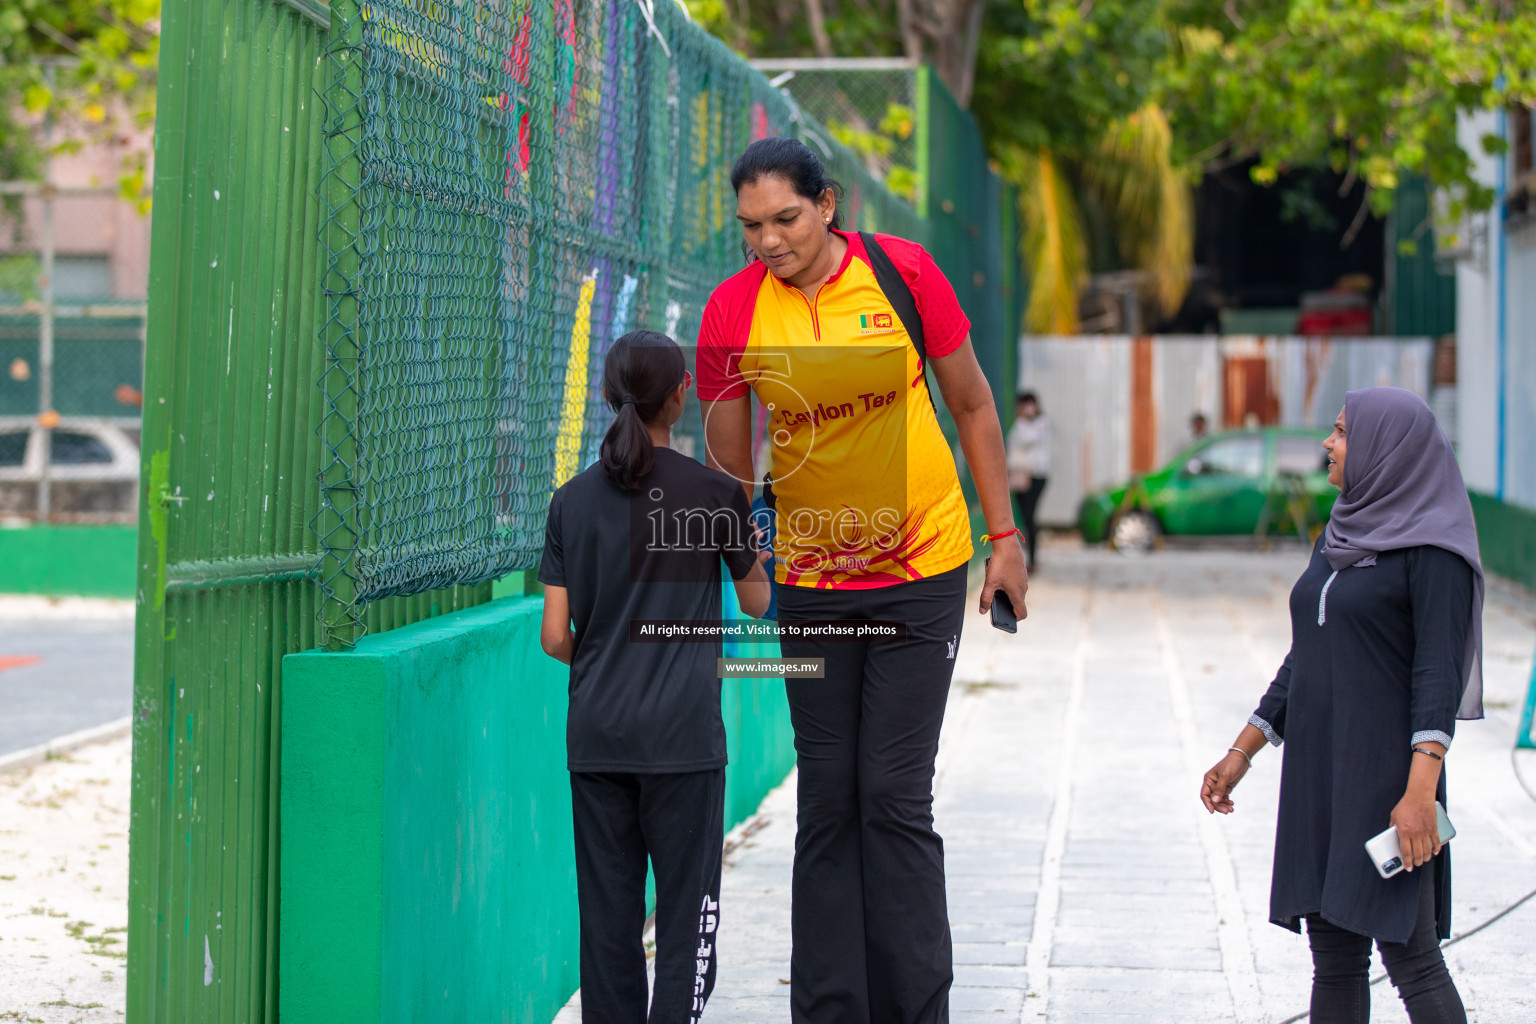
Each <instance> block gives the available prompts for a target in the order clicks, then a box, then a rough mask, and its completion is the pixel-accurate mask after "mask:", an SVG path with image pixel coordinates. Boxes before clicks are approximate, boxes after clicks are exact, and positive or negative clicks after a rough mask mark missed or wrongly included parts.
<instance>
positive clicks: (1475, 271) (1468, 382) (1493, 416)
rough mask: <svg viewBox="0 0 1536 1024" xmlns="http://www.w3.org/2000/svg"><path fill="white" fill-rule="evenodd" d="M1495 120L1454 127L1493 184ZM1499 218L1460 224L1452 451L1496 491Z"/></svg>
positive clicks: (1476, 482)
mask: <svg viewBox="0 0 1536 1024" xmlns="http://www.w3.org/2000/svg"><path fill="white" fill-rule="evenodd" d="M1497 122H1498V119H1497V118H1496V117H1495V116H1494V115H1493V114H1487V113H1484V114H1478V115H1476V116H1475V117H1472V118H1468V119H1466V120H1464V121H1463V122H1462V124H1461V126H1460V129H1459V136H1460V140H1461V145H1462V148H1463V149H1465V150H1466V151H1467V152H1468V153H1471V154H1473V158H1474V162H1475V163H1476V167H1477V175H1478V177H1479V179H1481V180H1482V181H1483V182H1484V183H1486V184H1488V185H1493V184H1494V183H1495V180H1496V178H1497V166H1496V162H1495V160H1494V159H1493V158H1492V157H1488V156H1486V155H1484V154H1483V149H1482V142H1481V139H1482V136H1484V135H1486V134H1488V133H1491V132H1494V131H1495V130H1496V129H1497V127H1498V123H1497ZM1501 230H1502V224H1501V221H1500V218H1499V217H1496V216H1493V215H1490V214H1482V215H1477V216H1474V217H1473V218H1471V219H1470V220H1469V222H1468V223H1467V224H1466V225H1465V226H1464V230H1463V239H1462V245H1461V247H1460V251H1462V252H1464V253H1465V255H1464V257H1463V258H1461V259H1458V260H1457V262H1456V387H1457V392H1458V395H1457V402H1456V406H1457V425H1456V433H1457V438H1458V441H1459V445H1458V454H1459V456H1460V459H1461V472H1462V476H1463V477H1465V478H1466V481H1467V486H1468V487H1469V488H1471V489H1472V490H1474V491H1481V492H1483V493H1485V494H1491V495H1496V494H1497V493H1498V490H1499V466H1498V437H1499V404H1498V402H1497V400H1496V396H1497V395H1498V392H1499V383H1498V382H1499V371H1498V353H1497V349H1498V345H1497V340H1496V337H1495V335H1496V330H1497V305H1498V287H1497V280H1496V276H1495V273H1496V271H1497V269H1498V268H1497V263H1498V255H1499V235H1500V233H1501Z"/></svg>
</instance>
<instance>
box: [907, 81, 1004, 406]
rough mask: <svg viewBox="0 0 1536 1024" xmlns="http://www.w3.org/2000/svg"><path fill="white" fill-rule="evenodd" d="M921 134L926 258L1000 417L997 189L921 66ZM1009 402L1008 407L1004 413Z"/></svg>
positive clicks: (974, 142) (967, 130)
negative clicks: (954, 298) (955, 310)
mask: <svg viewBox="0 0 1536 1024" xmlns="http://www.w3.org/2000/svg"><path fill="white" fill-rule="evenodd" d="M918 89H919V95H920V97H921V103H920V105H919V111H920V113H919V118H920V121H921V127H920V131H921V132H922V133H923V134H924V135H925V141H924V145H922V146H921V150H922V151H923V152H924V153H926V159H925V160H924V161H923V163H924V166H923V175H924V185H925V192H926V202H925V203H923V204H921V207H920V208H921V209H923V210H924V211H925V213H926V216H927V218H928V221H929V236H930V238H931V239H932V245H931V249H932V251H933V257H934V259H935V260H936V261H937V262H938V264H939V266H940V267H941V268H943V270H944V273H945V274H946V275H947V276H948V277H949V279H950V281H951V282H952V283H953V284H954V286H955V293H956V294H957V295H958V296H959V298H960V305H961V306H963V307H964V309H965V311H966V313H967V314H968V315H969V316H970V318H971V342H972V344H973V345H974V346H975V349H976V358H977V360H978V361H979V362H980V363H981V368H982V370H983V371H985V373H986V375H987V379H988V380H989V381H991V382H992V385H993V391H994V393H995V394H996V395H997V396H998V401H999V413H1000V414H1002V413H1003V411H1004V408H1003V403H1004V400H1005V399H1004V394H1005V393H1006V392H1009V391H1011V384H1008V383H1005V382H1004V381H1005V374H1004V355H1003V353H1004V350H1005V349H1006V348H1007V347H1008V346H1010V345H1012V344H1014V343H1015V342H1016V340H1017V332H1016V330H1015V329H1013V328H1010V327H1009V325H1008V322H1007V319H1008V318H1007V314H1006V313H1005V310H1004V302H1003V283H1004V278H1003V274H1002V272H1001V268H1002V237H1001V234H1000V232H1001V224H1002V220H1003V217H1004V216H1005V215H1006V216H1008V217H1010V218H1012V217H1013V216H1015V213H1014V210H1013V209H1007V210H1004V209H1003V208H1001V206H1000V203H1001V201H1002V191H1001V187H1002V185H1001V182H1000V181H999V180H998V178H997V176H996V175H995V174H993V173H992V171H991V169H990V168H989V166H988V163H987V151H986V147H985V146H984V145H983V144H982V140H981V131H980V129H978V128H977V127H976V120H975V118H973V117H972V116H971V114H970V112H969V111H966V110H962V109H961V107H960V105H959V104H958V103H956V102H955V98H954V96H952V95H951V94H950V92H949V90H948V89H946V88H945V87H944V84H943V83H942V82H941V81H939V79H938V76H937V75H935V74H934V73H933V72H932V70H931V69H929V68H927V67H926V66H925V67H924V68H923V69H922V72H921V74H920V75H919V86H918ZM1011 404H1012V403H1011V401H1010V402H1008V405H1009V406H1011Z"/></svg>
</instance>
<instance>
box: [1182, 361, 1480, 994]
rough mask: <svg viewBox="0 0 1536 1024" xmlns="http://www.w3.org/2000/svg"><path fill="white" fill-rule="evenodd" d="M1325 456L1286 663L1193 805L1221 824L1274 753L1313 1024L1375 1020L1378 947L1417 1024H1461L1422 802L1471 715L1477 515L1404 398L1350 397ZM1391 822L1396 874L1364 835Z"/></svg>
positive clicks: (1280, 866) (1434, 436) (1437, 796)
mask: <svg viewBox="0 0 1536 1024" xmlns="http://www.w3.org/2000/svg"><path fill="white" fill-rule="evenodd" d="M1323 448H1324V449H1325V450H1326V451H1327V452H1328V479H1329V481H1330V482H1331V483H1333V484H1334V486H1336V487H1338V488H1339V489H1340V491H1341V494H1340V496H1339V500H1338V502H1337V503H1336V504H1335V505H1334V509H1333V514H1332V517H1331V519H1330V521H1329V523H1328V528H1327V530H1326V531H1325V532H1324V534H1323V536H1322V537H1321V538H1320V539H1319V542H1318V545H1317V547H1316V549H1315V550H1314V551H1313V553H1312V561H1311V564H1310V565H1309V566H1308V567H1307V570H1306V572H1305V573H1303V574H1302V576H1301V579H1299V580H1298V581H1297V582H1296V586H1295V589H1293V590H1292V591H1291V652H1290V654H1289V655H1287V656H1286V659H1285V663H1284V664H1283V665H1282V666H1281V667H1280V672H1279V674H1278V675H1277V676H1276V677H1275V680H1274V682H1273V683H1271V684H1270V687H1269V690H1268V692H1267V693H1265V694H1264V699H1263V700H1262V701H1260V702H1259V707H1258V710H1257V711H1256V712H1254V714H1253V716H1252V717H1250V718H1249V719H1248V724H1247V725H1246V726H1244V727H1243V731H1242V733H1241V734H1240V735H1239V736H1238V737H1237V742H1236V743H1235V744H1233V746H1232V748H1231V749H1230V750H1229V751H1228V752H1227V755H1226V756H1225V757H1224V758H1222V760H1221V761H1220V762H1218V763H1217V764H1216V766H1215V767H1214V768H1212V769H1211V770H1210V771H1209V772H1207V773H1206V776H1205V782H1204V785H1203V787H1202V789H1201V794H1200V796H1201V799H1202V800H1203V801H1204V803H1205V806H1206V809H1207V810H1209V811H1212V812H1220V813H1222V814H1230V813H1231V812H1232V808H1233V805H1232V796H1231V794H1232V789H1233V787H1235V786H1236V785H1237V783H1238V782H1239V781H1240V780H1241V779H1242V777H1243V775H1244V773H1246V772H1247V770H1248V768H1249V767H1250V766H1251V765H1252V763H1253V758H1254V757H1255V756H1256V755H1257V754H1258V753H1259V752H1260V751H1261V750H1262V749H1263V748H1264V745H1265V744H1266V743H1272V744H1274V745H1276V746H1278V745H1279V744H1280V743H1281V742H1282V740H1283V741H1284V743H1285V756H1284V761H1283V762H1282V764H1281V769H1280V817H1279V822H1278V825H1277V827H1276V833H1275V866H1274V876H1273V879H1272V882H1271V887H1270V905H1269V906H1270V910H1269V913H1270V920H1271V921H1273V922H1274V923H1275V924H1278V925H1282V926H1284V927H1286V928H1289V929H1291V930H1292V931H1300V930H1301V922H1302V921H1306V923H1307V936H1308V940H1309V942H1310V944H1311V947H1312V962H1313V968H1314V975H1313V982H1312V1020H1313V1021H1314V1022H1315V1024H1364V1022H1365V1021H1368V1020H1369V1019H1370V986H1369V981H1368V977H1367V972H1368V969H1369V966H1370V954H1371V943H1372V940H1374V941H1375V942H1376V943H1377V945H1378V946H1379V947H1380V949H1381V956H1382V961H1383V962H1384V963H1385V964H1386V967H1387V972H1388V974H1389V975H1390V977H1391V979H1392V983H1393V984H1394V985H1396V986H1397V989H1398V994H1399V995H1400V996H1402V999H1403V1003H1404V1005H1405V1007H1406V1009H1407V1011H1408V1017H1409V1020H1411V1021H1412V1022H1413V1024H1442V1022H1454V1024H1464V1022H1465V1021H1466V1019H1467V1016H1466V1011H1465V1010H1464V1009H1463V1008H1462V1003H1461V997H1460V995H1459V994H1458V993H1457V991H1456V985H1455V983H1454V982H1453V981H1452V980H1451V977H1450V974H1449V973H1448V972H1447V971H1446V968H1445V960H1444V958H1443V957H1442V956H1441V954H1440V940H1441V939H1444V938H1447V937H1449V935H1450V932H1451V859H1450V849H1449V847H1447V846H1445V845H1444V844H1443V843H1442V842H1441V840H1440V836H1439V834H1438V830H1437V825H1436V813H1435V802H1436V800H1439V801H1440V802H1441V803H1442V804H1444V802H1445V798H1446V792H1445V776H1444V773H1443V771H1442V769H1443V768H1444V765H1445V759H1446V756H1447V749H1448V748H1449V747H1450V745H1451V739H1452V736H1453V734H1454V733H1455V730H1456V720H1457V719H1468V718H1482V717H1483V707H1482V664H1481V647H1482V609H1483V570H1482V565H1481V563H1480V561H1479V558H1478V550H1477V531H1476V528H1475V526H1474V524H1473V521H1472V506H1471V502H1470V501H1469V499H1468V498H1467V491H1466V487H1465V486H1464V485H1463V483H1462V479H1461V470H1460V468H1459V467H1458V466H1457V464H1456V455H1455V453H1454V452H1453V451H1452V450H1451V445H1450V442H1449V441H1447V440H1446V437H1445V434H1444V432H1442V431H1441V430H1440V427H1439V425H1438V424H1436V423H1435V417H1434V414H1433V413H1431V412H1430V410H1429V407H1428V406H1427V405H1425V404H1424V401H1423V399H1421V398H1419V397H1418V396H1417V395H1415V394H1413V393H1412V392H1410V391H1403V390H1400V389H1398V388H1368V389H1366V390H1364V391H1352V392H1350V393H1349V395H1348V396H1347V398H1346V400H1345V403H1344V410H1343V411H1342V412H1341V413H1340V414H1339V418H1338V421H1337V422H1336V423H1335V424H1334V430H1333V433H1332V434H1331V435H1330V436H1329V437H1328V439H1327V440H1326V441H1324V442H1323ZM1350 452H1353V454H1348V453H1350ZM1346 456H1347V457H1346ZM1389 824H1390V825H1394V826H1396V828H1397V832H1398V838H1399V841H1400V843H1401V846H1402V851H1403V863H1404V867H1405V869H1406V870H1404V871H1401V872H1399V873H1398V874H1396V875H1394V876H1392V877H1391V878H1382V877H1381V876H1380V875H1379V874H1378V873H1377V871H1376V867H1375V865H1374V864H1373V863H1372V860H1371V858H1370V856H1369V855H1368V854H1367V853H1366V851H1365V843H1366V840H1368V839H1370V838H1371V837H1372V836H1374V835H1376V834H1377V833H1378V832H1381V831H1382V830H1383V829H1385V828H1386V827H1387V826H1388V825H1389ZM1416 869H1417V870H1416Z"/></svg>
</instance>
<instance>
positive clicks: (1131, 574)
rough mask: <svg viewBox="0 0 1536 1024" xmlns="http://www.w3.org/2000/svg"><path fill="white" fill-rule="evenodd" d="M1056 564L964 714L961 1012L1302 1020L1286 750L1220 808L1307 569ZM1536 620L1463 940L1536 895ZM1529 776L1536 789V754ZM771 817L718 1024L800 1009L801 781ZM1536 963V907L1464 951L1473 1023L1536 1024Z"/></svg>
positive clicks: (1029, 1018)
mask: <svg viewBox="0 0 1536 1024" xmlns="http://www.w3.org/2000/svg"><path fill="white" fill-rule="evenodd" d="M1042 562H1043V565H1044V569H1043V571H1042V572H1041V573H1040V574H1039V576H1038V578H1037V580H1036V581H1035V583H1034V586H1033V589H1032V590H1031V600H1030V617H1029V619H1028V621H1027V622H1026V623H1025V624H1024V625H1023V627H1022V628H1021V629H1020V631H1019V633H1018V635H1017V636H1016V637H1008V636H1006V635H1005V634H1001V633H998V632H997V631H995V630H991V629H987V628H985V626H984V625H983V623H982V620H980V619H979V618H978V619H973V620H972V624H970V625H968V626H967V630H968V632H967V633H966V636H965V638H964V640H963V641H962V644H961V657H960V662H959V665H958V667H957V670H956V685H955V689H954V692H953V694H952V697H951V701H950V707H949V718H948V721H947V722H946V725H945V731H944V742H943V747H942V750H941V753H940V759H939V777H938V783H937V805H936V816H937V819H938V828H939V830H940V832H941V833H942V834H943V836H944V839H945V846H946V853H947V861H948V877H949V894H950V915H951V922H952V925H953V930H954V940H955V961H956V966H955V989H954V994H953V1000H952V1007H953V1013H952V1020H954V1021H957V1022H983V1021H984V1022H993V1021H996V1022H999V1024H1002V1022H1018V1021H1024V1022H1049V1024H1079V1022H1081V1024H1087V1022H1103V1024H1111V1022H1124V1024H1204V1022H1217V1021H1222V1022H1230V1021H1240V1022H1255V1024H1257V1022H1271V1024H1279V1022H1281V1021H1285V1020H1287V1019H1290V1018H1292V1017H1293V1016H1294V1015H1295V1014H1298V1013H1300V1012H1302V1011H1304V1010H1305V1009H1306V1006H1307V999H1308V991H1309V983H1310V960H1309V957H1308V953H1307V950H1306V941H1305V939H1304V938H1302V937H1300V936H1296V935H1293V934H1291V933H1290V932H1287V931H1284V930H1282V929H1280V928H1277V927H1275V926H1274V925H1271V924H1269V923H1268V921H1267V910H1268V899H1269V869H1270V859H1271V852H1272V847H1273V841H1274V822H1275V810H1276V799H1277V790H1278V782H1279V766H1280V756H1279V754H1280V752H1279V751H1276V750H1268V751H1265V753H1264V754H1262V755H1261V756H1260V758H1259V759H1258V763H1257V765H1256V766H1255V768H1254V770H1253V772H1252V773H1250V775H1249V777H1248V778H1247V779H1246V780H1244V782H1243V784H1242V786H1241V787H1240V788H1239V789H1238V791H1237V792H1236V794H1235V799H1236V803H1237V813H1235V814H1233V815H1232V816H1230V817H1227V818H1215V817H1211V816H1209V815H1207V814H1206V813H1205V811H1204V809H1203V808H1202V807H1201V806H1200V804H1199V800H1198V797H1197V793H1198V786H1199V778H1200V776H1201V775H1202V774H1203V773H1204V772H1205V770H1206V769H1207V768H1209V767H1210V765H1211V764H1212V763H1214V762H1215V760H1216V759H1217V757H1219V756H1220V755H1221V753H1222V752H1223V751H1224V750H1225V749H1226V747H1227V745H1228V744H1229V743H1230V742H1231V740H1232V737H1233V736H1235V735H1236V734H1237V731H1238V728H1239V727H1240V726H1241V725H1242V723H1243V722H1244V721H1245V720H1246V719H1247V716H1248V714H1249V712H1250V711H1251V710H1252V709H1253V706H1254V705H1255V704H1256V703H1257V701H1258V697H1259V695H1260V693H1261V692H1262V691H1263V689H1264V687H1265V685H1266V684H1267V683H1268V681H1269V679H1270V677H1271V676H1272V675H1273V673H1274V670H1275V668H1276V667H1277V666H1278V665H1279V663H1280V661H1281V659H1282V658H1283V656H1284V654H1285V650H1286V647H1287V646H1288V643H1289V639H1288V638H1289V621H1288V616H1287V611H1286V596H1287V594H1288V593H1289V590H1290V586H1291V583H1292V581H1293V580H1294V579H1295V578H1296V576H1297V575H1299V573H1300V571H1301V569H1302V567H1303V566H1304V564H1305V554H1304V553H1303V552H1301V551H1300V550H1296V549H1293V550H1289V551H1286V552H1281V553H1276V554H1268V555H1261V554H1251V553H1246V552H1234V551H1215V552H1212V551H1204V552H1189V551H1184V552H1164V553H1161V554H1158V555H1156V556H1154V557H1151V558H1147V559H1143V560H1130V559H1124V558H1121V557H1119V556H1116V555H1112V554H1108V553H1104V552H1095V551H1082V550H1078V549H1074V548H1067V547H1062V548H1057V549H1051V550H1048V551H1047V552H1046V553H1045V557H1044V558H1043V559H1042ZM1533 611H1536V610H1533V607H1532V603H1531V602H1530V600H1529V598H1528V597H1525V596H1522V595H1517V594H1513V593H1512V592H1508V591H1506V592H1504V594H1503V596H1498V595H1495V596H1494V598H1493V599H1492V600H1491V601H1490V604H1489V609H1488V615H1487V637H1488V645H1489V652H1488V656H1487V670H1488V671H1487V675H1488V687H1487V694H1488V704H1489V718H1488V720H1487V721H1486V722H1482V723H1467V724H1465V725H1464V726H1463V728H1462V730H1461V733H1460V735H1459V736H1458V738H1457V741H1456V745H1455V748H1454V752H1453V756H1452V758H1451V761H1450V786H1451V790H1450V808H1451V816H1452V818H1453V820H1454V821H1455V822H1456V826H1457V828H1458V829H1459V830H1460V834H1459V836H1458V838H1457V840H1456V843H1455V848H1456V865H1457V866H1456V885H1455V910H1454V924H1455V930H1456V933H1457V934H1458V935H1461V934H1464V933H1466V932H1468V931H1469V930H1471V929H1473V928H1475V927H1476V926H1478V925H1479V924H1481V923H1483V922H1485V921H1487V920H1489V919H1490V918H1491V917H1493V916H1494V915H1496V914H1498V913H1499V912H1500V911H1502V910H1504V909H1505V908H1507V907H1509V906H1510V905H1511V904H1513V903H1514V902H1515V901H1517V900H1519V899H1520V898H1521V897H1523V896H1525V895H1526V894H1527V893H1530V892H1531V891H1532V890H1533V889H1536V801H1533V799H1532V798H1531V797H1530V796H1528V795H1527V794H1526V793H1525V792H1524V791H1523V790H1522V789H1521V787H1520V785H1519V784H1518V781H1517V779H1516V777H1515V774H1514V771H1513V770H1512V761H1511V756H1510V746H1511V741H1512V737H1513V735H1514V730H1515V725H1516V716H1517V714H1518V711H1519V706H1520V705H1519V702H1520V700H1521V699H1522V697H1523V696H1524V692H1525V683H1526V680H1527V679H1528V678H1529V676H1530V669H1531V654H1532V650H1533V648H1536V617H1533ZM1522 767H1523V770H1524V772H1525V775H1526V778H1527V782H1528V784H1530V785H1532V786H1533V787H1536V761H1530V762H1522ZM792 781H793V780H791V783H792ZM752 827H753V831H752V833H751V835H749V836H747V837H746V838H745V839H744V840H743V841H741V842H740V845H738V846H737V848H736V849H735V850H733V851H732V852H731V854H730V856H729V863H730V868H729V870H728V871H727V872H726V875H725V883H724V893H723V896H722V900H721V902H722V931H721V937H720V951H721V957H722V960H721V966H720V981H719V985H718V987H717V988H716V990H715V996H714V998H713V999H712V1000H711V1001H710V1004H709V1008H708V1010H707V1011H706V1013H705V1020H706V1021H707V1022H716V1024H758V1022H763V1024H768V1022H772V1024H787V1021H788V1020H789V1010H788V995H789V986H788V984H787V979H788V976H789V970H788V962H789V876H790V864H791V860H792V851H793V839H794V795H793V786H792V784H791V785H788V786H785V787H782V788H781V789H779V790H778V791H776V792H775V793H773V794H772V795H770V797H769V798H768V800H767V801H766V802H765V803H764V805H763V808H762V812H761V815H760V817H759V818H758V819H757V820H756V821H755V822H753V823H752ZM1533 952H1536V899H1532V900H1530V901H1529V902H1526V903H1525V904H1523V905H1522V906H1520V907H1518V908H1517V909H1515V910H1514V911H1513V912H1511V913H1509V914H1508V915H1507V916H1505V917H1504V918H1502V919H1501V920H1499V921H1497V922H1495V923H1494V924H1492V925H1491V926H1489V927H1488V928H1486V929H1485V930H1483V931H1480V932H1478V933H1477V934H1475V935H1472V936H1470V937H1469V938H1467V939H1465V940H1464V941H1459V942H1457V943H1456V944H1455V945H1454V946H1452V947H1450V948H1449V949H1448V950H1447V956H1448V958H1449V960H1450V962H1451V966H1452V970H1453V971H1454V972H1455V974H1456V976H1457V978H1458V981H1459V983H1460V985H1461V990H1462V993H1463V995H1464V997H1465V999H1466V1001H1467V1004H1468V1007H1469V1010H1470V1013H1471V1018H1472V1020H1474V1021H1478V1022H1482V1024H1516V1022H1519V1024H1529V1022H1530V1021H1532V1020H1536V958H1533V957H1532V956H1531V955H1530V954H1532V953H1533ZM1374 993H1375V1005H1376V1014H1375V1017H1374V1020H1376V1021H1378V1022H1398V1021H1405V1020H1406V1016H1405V1015H1404V1013H1403V1012H1402V1009H1401V1004H1400V1003H1399V1002H1398V1000H1397V997H1396V993H1395V992H1394V991H1393V990H1392V989H1391V987H1390V986H1389V985H1387V984H1385V983H1383V984H1381V985H1379V986H1378V987H1377V988H1376V989H1375V990H1374ZM561 1019H562V1020H569V1019H574V1015H572V1014H569V1012H568V1013H567V1014H563V1015H562V1017H561Z"/></svg>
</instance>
